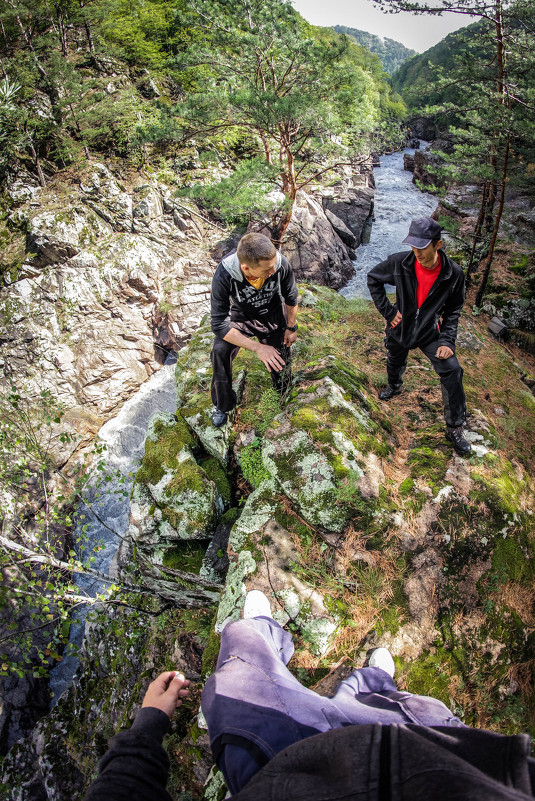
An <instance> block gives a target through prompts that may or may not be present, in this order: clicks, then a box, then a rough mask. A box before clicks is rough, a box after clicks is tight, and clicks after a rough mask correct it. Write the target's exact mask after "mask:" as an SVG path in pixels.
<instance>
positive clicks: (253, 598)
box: [243, 590, 271, 620]
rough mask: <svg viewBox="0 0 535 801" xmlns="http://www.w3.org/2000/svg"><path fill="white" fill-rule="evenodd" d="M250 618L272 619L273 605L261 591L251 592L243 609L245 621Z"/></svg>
mask: <svg viewBox="0 0 535 801" xmlns="http://www.w3.org/2000/svg"><path fill="white" fill-rule="evenodd" d="M249 617H271V605H270V603H269V601H268V599H267V596H266V595H264V593H263V592H260V590H249V592H248V593H247V598H246V599H245V604H244V607H243V619H244V620H245V619H247V618H249Z"/></svg>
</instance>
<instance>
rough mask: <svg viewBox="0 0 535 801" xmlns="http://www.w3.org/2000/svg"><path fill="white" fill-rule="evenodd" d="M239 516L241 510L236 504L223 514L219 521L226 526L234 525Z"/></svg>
mask: <svg viewBox="0 0 535 801" xmlns="http://www.w3.org/2000/svg"><path fill="white" fill-rule="evenodd" d="M239 516H240V510H239V509H238V508H237V507H236V506H233V507H232V508H231V509H227V511H226V512H225V513H224V514H222V515H221V517H220V518H219V522H220V523H221V524H222V525H224V526H233V525H234V523H235V522H236V520H237V519H238V517H239Z"/></svg>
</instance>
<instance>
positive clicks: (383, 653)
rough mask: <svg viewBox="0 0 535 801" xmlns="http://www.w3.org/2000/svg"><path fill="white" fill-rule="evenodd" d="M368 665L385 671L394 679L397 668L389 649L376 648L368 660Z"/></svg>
mask: <svg viewBox="0 0 535 801" xmlns="http://www.w3.org/2000/svg"><path fill="white" fill-rule="evenodd" d="M368 665H369V666H370V667H378V668H381V670H384V672H385V673H388V675H389V676H390V678H392V679H393V678H394V673H395V672H396V666H395V665H394V660H393V659H392V656H391V655H390V651H389V650H388V648H376V649H375V651H374V652H373V653H372V655H371V656H370V658H369V659H368Z"/></svg>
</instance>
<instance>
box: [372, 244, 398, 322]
mask: <svg viewBox="0 0 535 801" xmlns="http://www.w3.org/2000/svg"><path fill="white" fill-rule="evenodd" d="M395 283H396V282H395V278H394V264H393V262H392V259H391V258H388V259H385V261H382V262H380V263H379V264H376V265H375V267H374V268H373V269H372V270H370V272H369V273H368V289H369V290H370V295H371V296H372V300H373V302H374V303H375V306H376V308H377V311H378V312H379V313H380V314H382V315H383V317H384V318H385V320H386V322H387V323H390V322H391V321H392V320H393V319H394V317H395V316H396V313H397V309H396V307H395V306H393V305H392V304H391V303H390V301H389V300H388V298H387V296H386V291H385V284H392V286H395Z"/></svg>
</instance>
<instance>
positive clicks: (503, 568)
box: [492, 536, 535, 587]
mask: <svg viewBox="0 0 535 801" xmlns="http://www.w3.org/2000/svg"><path fill="white" fill-rule="evenodd" d="M523 539H524V540H525V539H526V538H525V537H524V538H523ZM492 570H493V571H494V573H495V574H496V576H497V578H498V581H499V583H500V584H505V583H506V582H507V581H516V582H517V583H519V584H524V585H525V586H527V587H532V586H533V584H534V582H535V553H534V552H533V550H532V549H530V548H529V544H528V543H527V542H525V541H524V544H522V543H521V542H517V541H516V539H514V538H513V536H508V537H506V538H503V537H501V538H499V539H498V540H497V542H496V545H495V547H494V551H493V553H492Z"/></svg>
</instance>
